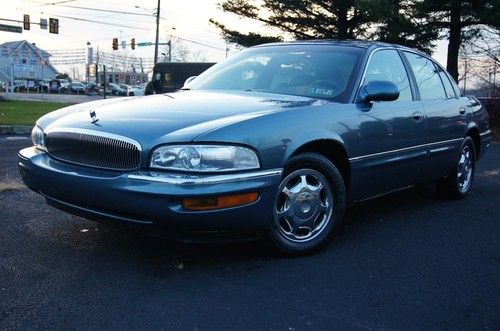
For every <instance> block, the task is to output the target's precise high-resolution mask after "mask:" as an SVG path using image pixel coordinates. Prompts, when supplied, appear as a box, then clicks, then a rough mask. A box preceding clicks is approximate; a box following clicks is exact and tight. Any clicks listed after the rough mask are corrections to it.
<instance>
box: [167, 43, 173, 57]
mask: <svg viewBox="0 0 500 331" xmlns="http://www.w3.org/2000/svg"><path fill="white" fill-rule="evenodd" d="M167 45H168V62H172V40H169V41H168V43H167Z"/></svg>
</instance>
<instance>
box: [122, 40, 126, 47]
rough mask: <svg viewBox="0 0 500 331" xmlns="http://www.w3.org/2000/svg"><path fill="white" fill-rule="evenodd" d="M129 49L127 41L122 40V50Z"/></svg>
mask: <svg viewBox="0 0 500 331" xmlns="http://www.w3.org/2000/svg"><path fill="white" fill-rule="evenodd" d="M125 48H127V42H126V41H125V40H122V49H125Z"/></svg>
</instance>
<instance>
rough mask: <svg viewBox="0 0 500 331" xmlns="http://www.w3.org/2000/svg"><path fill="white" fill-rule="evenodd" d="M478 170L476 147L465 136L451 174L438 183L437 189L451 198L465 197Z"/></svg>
mask: <svg viewBox="0 0 500 331" xmlns="http://www.w3.org/2000/svg"><path fill="white" fill-rule="evenodd" d="M475 170H476V148H475V147H474V142H473V141H472V139H471V138H470V137H465V139H464V141H463V142H462V145H461V146H460V152H459V154H458V157H457V161H456V167H454V169H453V171H452V172H451V174H449V175H448V176H447V177H445V178H443V179H441V180H439V181H438V182H437V183H436V189H437V191H438V192H439V193H440V194H441V195H443V196H446V197H448V198H451V199H463V198H465V197H466V196H467V195H468V194H469V192H470V190H471V187H472V181H473V179H474V172H475Z"/></svg>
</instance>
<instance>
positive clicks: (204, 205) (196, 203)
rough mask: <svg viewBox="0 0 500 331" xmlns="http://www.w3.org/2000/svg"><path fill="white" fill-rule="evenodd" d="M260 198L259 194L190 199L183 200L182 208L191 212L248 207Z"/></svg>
mask: <svg viewBox="0 0 500 331" xmlns="http://www.w3.org/2000/svg"><path fill="white" fill-rule="evenodd" d="M258 198H259V194H258V193H257V192H252V193H243V194H236V195H226V196H221V197H210V198H188V199H182V207H184V208H186V209H190V210H210V209H222V208H229V207H236V206H241V205H246V204H249V203H252V202H255V201H257V199H258Z"/></svg>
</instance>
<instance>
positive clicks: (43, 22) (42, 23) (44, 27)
mask: <svg viewBox="0 0 500 331" xmlns="http://www.w3.org/2000/svg"><path fill="white" fill-rule="evenodd" d="M47 25H48V24H47V19H46V18H41V19H40V29H41V30H47Z"/></svg>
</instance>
